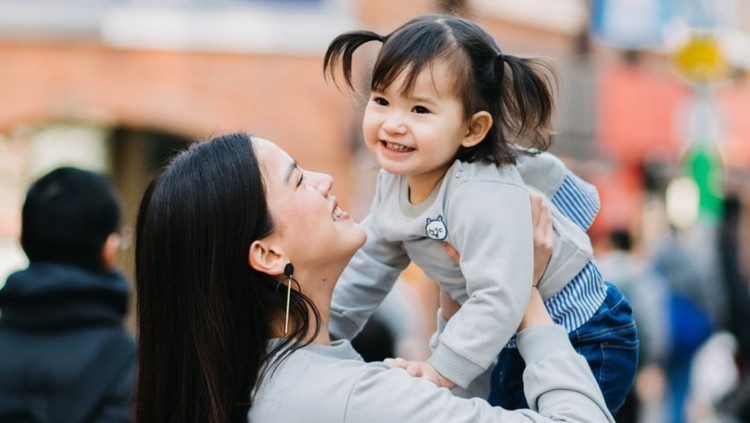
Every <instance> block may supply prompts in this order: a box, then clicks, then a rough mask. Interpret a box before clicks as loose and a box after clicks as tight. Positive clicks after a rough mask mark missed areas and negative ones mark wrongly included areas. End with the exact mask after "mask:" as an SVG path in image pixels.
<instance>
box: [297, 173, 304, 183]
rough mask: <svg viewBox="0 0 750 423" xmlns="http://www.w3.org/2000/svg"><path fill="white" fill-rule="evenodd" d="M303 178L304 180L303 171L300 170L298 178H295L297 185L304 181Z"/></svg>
mask: <svg viewBox="0 0 750 423" xmlns="http://www.w3.org/2000/svg"><path fill="white" fill-rule="evenodd" d="M304 180H305V173H304V172H302V171H300V172H299V178H297V187H299V186H300V185H302V181H304Z"/></svg>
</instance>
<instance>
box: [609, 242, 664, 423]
mask: <svg viewBox="0 0 750 423" xmlns="http://www.w3.org/2000/svg"><path fill="white" fill-rule="evenodd" d="M597 262H598V263H599V267H600V268H601V270H602V274H603V275H604V277H605V278H606V279H607V280H609V281H611V282H612V283H614V284H615V285H617V286H618V287H619V288H620V289H621V290H622V292H623V294H624V295H625V296H626V297H627V298H628V300H630V303H631V304H632V306H633V318H634V319H635V321H636V324H637V326H638V338H639V340H640V345H639V361H638V372H637V374H636V382H635V387H634V389H633V390H631V392H630V393H629V394H628V397H627V399H626V401H625V403H624V404H623V406H622V408H621V409H620V411H619V412H618V414H617V416H616V417H617V421H618V423H635V422H638V421H640V419H641V418H642V417H643V416H644V415H649V413H653V412H654V406H655V405H658V402H659V401H660V400H661V399H662V397H663V395H664V393H665V389H666V374H665V370H664V365H665V363H666V359H667V355H668V354H669V351H668V345H667V344H668V340H669V333H668V332H669V328H668V325H669V322H668V321H667V316H666V315H665V304H666V303H667V301H668V297H669V286H668V284H667V282H666V281H665V280H664V279H663V278H662V277H661V276H659V275H658V274H656V272H654V270H653V268H652V267H651V263H650V262H649V260H648V259H646V258H644V257H642V256H641V255H640V254H639V253H638V252H637V249H636V246H635V242H634V239H633V236H632V235H631V232H630V231H629V230H628V229H625V228H615V229H613V230H612V231H611V232H610V233H609V236H608V239H607V247H606V250H605V251H603V252H602V253H600V254H599V256H598V257H597Z"/></svg>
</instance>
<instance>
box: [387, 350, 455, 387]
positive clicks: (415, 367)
mask: <svg viewBox="0 0 750 423" xmlns="http://www.w3.org/2000/svg"><path fill="white" fill-rule="evenodd" d="M383 363H385V364H387V365H389V366H391V367H399V368H402V369H404V370H406V372H407V373H409V374H410V375H412V376H414V377H421V378H424V379H427V380H429V381H430V382H432V383H434V384H435V385H437V386H440V387H443V388H448V389H452V388H454V387H455V386H456V384H455V383H453V382H452V381H451V380H450V379H448V378H446V377H445V376H443V375H441V374H440V373H438V372H437V370H435V369H434V368H433V367H432V366H431V365H430V363H428V362H426V361H409V360H404V359H403V358H386V359H385V360H383Z"/></svg>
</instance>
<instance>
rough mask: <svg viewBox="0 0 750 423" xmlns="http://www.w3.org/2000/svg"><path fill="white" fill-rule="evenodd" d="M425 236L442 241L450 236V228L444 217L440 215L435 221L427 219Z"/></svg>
mask: <svg viewBox="0 0 750 423" xmlns="http://www.w3.org/2000/svg"><path fill="white" fill-rule="evenodd" d="M424 232H425V235H427V237H428V238H431V239H434V240H437V241H442V240H444V239H445V237H447V236H448V227H447V226H446V225H445V220H443V216H442V215H440V216H438V217H437V218H435V219H430V218H429V217H428V218H427V224H425V227H424Z"/></svg>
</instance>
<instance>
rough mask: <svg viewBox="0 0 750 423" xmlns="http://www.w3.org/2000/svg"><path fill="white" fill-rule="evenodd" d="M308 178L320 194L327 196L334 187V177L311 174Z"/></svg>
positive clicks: (316, 173) (324, 174)
mask: <svg viewBox="0 0 750 423" xmlns="http://www.w3.org/2000/svg"><path fill="white" fill-rule="evenodd" d="M307 177H308V178H309V179H310V181H311V182H312V184H313V186H314V187H315V189H316V190H318V192H320V193H321V194H322V195H324V196H326V195H328V193H329V192H330V191H331V188H332V187H333V177H332V176H331V175H329V174H327V173H319V172H309V173H308V175H307Z"/></svg>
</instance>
